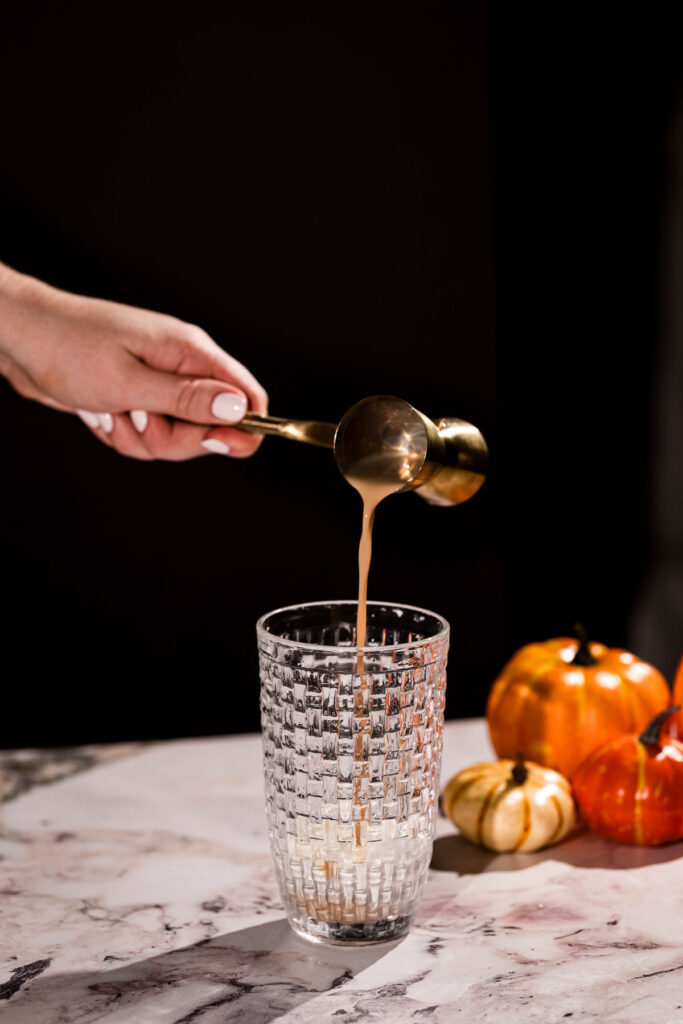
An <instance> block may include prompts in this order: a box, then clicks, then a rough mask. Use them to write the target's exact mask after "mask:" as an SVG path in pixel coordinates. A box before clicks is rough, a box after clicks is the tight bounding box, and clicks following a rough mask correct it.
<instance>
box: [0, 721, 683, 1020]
mask: <svg viewBox="0 0 683 1024" xmlns="http://www.w3.org/2000/svg"><path fill="white" fill-rule="evenodd" d="M491 756H492V755H491V751H490V748H489V746H488V741H487V738H486V733H485V728H484V724H483V722H482V721H467V722H450V723H448V724H447V726H446V735H445V747H444V764H443V778H444V781H446V780H447V779H448V778H449V777H450V776H451V775H452V774H454V773H455V772H456V771H458V770H459V769H460V768H463V767H465V766H466V765H468V764H471V763H473V762H475V761H478V760H483V759H489V758H490V757H491ZM0 798H1V799H3V800H4V803H3V804H2V807H1V808H0V813H1V819H0V1021H2V1022H3V1024H38V1022H40V1024H67V1022H68V1024H91V1022H95V1021H97V1022H99V1021H106V1022H107V1024H157V1022H159V1024H161V1022H163V1024H190V1022H196V1024H223V1022H226V1021H239V1022H246V1024H267V1022H270V1021H278V1022H286V1024H295V1022H296V1024H304V1022H313V1021H315V1022H320V1021H322V1022H326V1021H331V1022H335V1024H336V1022H339V1024H353V1022H357V1021H363V1022H365V1021H368V1022H377V1021H378V1022H382V1021H391V1022H392V1024H403V1022H411V1024H415V1022H422V1021H429V1022H430V1024H446V1022H448V1024H452V1022H453V1021H456V1020H462V1021H464V1022H466V1024H479V1022H488V1021H495V1022H496V1024H512V1022H517V1021H520V1022H522V1021H523V1022H525V1024H530V1022H535V1021H539V1022H543V1024H553V1022H564V1021H571V1022H572V1024H574V1022H575V1021H594V1020H598V1019H599V1020H601V1021H610V1022H624V1024H626V1022H635V1021H638V1022H645V1024H649V1022H650V1021H652V1022H657V1024H669V1022H681V1024H683V929H682V928H681V921H683V844H681V843H679V844H676V845H673V846H666V847H659V848H654V849H644V848H631V847H626V846H619V845H617V844H614V843H610V842H607V841H604V840H601V839H598V838H597V837H595V836H592V835H590V834H587V833H585V832H584V833H579V834H576V835H574V836H573V837H571V838H569V839H568V840H566V841H565V842H563V843H561V844H560V845H558V846H555V847H553V848H552V849H550V850H547V851H543V852H540V853H537V854H521V853H517V854H503V855H496V854H492V853H488V852H487V851H485V850H481V849H478V848H477V847H474V846H472V845H470V844H469V843H467V842H466V841H465V840H463V839H462V838H460V836H458V835H457V833H456V830H455V829H454V828H453V827H452V826H451V825H450V824H449V822H447V821H445V820H440V821H439V827H438V837H437V840H436V843H435V848H434V859H433V864H432V870H431V871H430V875H429V881H428V884H427V887H426V890H425V894H424V897H423V899H422V903H421V906H420V911H419V914H418V919H417V922H416V924H415V925H414V927H413V928H412V930H411V932H410V933H409V934H408V935H407V936H406V937H405V938H403V939H402V940H398V941H396V942H393V943H387V944H382V945H378V946H373V947H362V948H356V949H344V948H339V947H325V946H321V945H317V944H314V943H310V942H307V941H306V940H305V939H302V938H299V937H298V936H296V935H295V934H294V933H293V932H292V931H291V930H290V928H289V926H288V925H287V924H286V922H285V920H284V915H283V911H282V906H281V904H280V901H279V896H278V892H277V888H276V884H275V877H274V873H273V869H272V867H271V859H270V852H269V849H268V841H267V836H266V831H265V818H264V812H263V796H262V783H261V762H260V738H259V737H258V736H253V735H249V736H233V737H227V738H217V739H199V740H180V741H173V742H164V743H150V744H127V745H114V746H111V745H110V746H93V747H81V748H78V749H76V750H59V751H9V752H6V753H4V754H0Z"/></svg>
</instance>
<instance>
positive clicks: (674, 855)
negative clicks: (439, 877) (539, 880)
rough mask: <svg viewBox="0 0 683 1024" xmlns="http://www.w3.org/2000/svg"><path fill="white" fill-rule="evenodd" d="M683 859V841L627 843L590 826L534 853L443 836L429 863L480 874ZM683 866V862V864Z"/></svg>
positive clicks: (619, 867) (622, 866)
mask: <svg viewBox="0 0 683 1024" xmlns="http://www.w3.org/2000/svg"><path fill="white" fill-rule="evenodd" d="M678 859H681V861H683V843H670V844H668V845H666V846H626V845H624V844H623V843H613V842H611V841H610V840H608V839H600V837H599V836H596V835H594V834H593V833H591V832H588V831H587V830H585V829H584V830H582V831H580V832H577V833H576V834H574V835H573V836H570V837H569V838H568V839H565V840H564V842H562V843H558V845H557V846H549V847H548V848H547V849H545V850H538V851H537V852H535V853H519V852H517V853H494V852H493V851H492V850H485V849H484V848H483V847H481V846H476V845H475V844H474V843H471V842H469V840H467V839H464V838H463V837H462V836H461V835H452V836H441V837H440V838H439V839H436V840H435V841H434V852H433V854H432V862H431V864H430V867H431V868H432V869H433V870H434V871H453V872H456V873H457V874H459V875H480V874H483V873H484V872H491V871H521V870H523V869H524V868H530V867H532V866H533V865H534V864H539V863H541V862H542V861H545V860H552V861H558V862H560V863H562V864H570V865H572V866H573V867H577V868H586V869H590V868H611V869H615V868H616V869H617V870H629V869H632V868H644V867H647V866H648V865H650V864H663V863H666V862H667V861H672V860H678ZM682 866H683V864H682Z"/></svg>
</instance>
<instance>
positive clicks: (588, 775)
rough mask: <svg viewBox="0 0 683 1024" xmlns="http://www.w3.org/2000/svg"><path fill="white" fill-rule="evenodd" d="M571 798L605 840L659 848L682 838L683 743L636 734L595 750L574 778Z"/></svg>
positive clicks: (593, 828)
mask: <svg viewBox="0 0 683 1024" xmlns="http://www.w3.org/2000/svg"><path fill="white" fill-rule="evenodd" d="M574 795H575V796H576V799H577V802H578V804H579V809H580V811H581V816H582V817H583V819H584V821H585V822H586V824H587V825H588V827H589V828H590V829H591V830H592V831H593V832H596V833H597V834H598V835H599V836H603V837H605V838H606V839H616V840H617V842H620V843H630V844H631V845H634V846H658V845H660V844H661V843H671V842H674V841H675V840H677V839H683V743H681V742H680V741H679V740H676V739H673V738H672V737H670V736H662V738H661V740H660V742H659V743H658V744H656V745H655V744H645V743H642V742H641V741H640V738H639V736H638V734H633V735H630V736H622V737H620V739H618V740H613V741H612V742H611V743H608V744H606V745H605V746H604V747H601V748H600V749H599V750H595V751H594V752H593V753H592V754H590V755H589V756H588V758H587V759H586V760H585V761H584V762H583V764H582V765H580V767H579V769H578V771H577V772H576V775H575V776H574Z"/></svg>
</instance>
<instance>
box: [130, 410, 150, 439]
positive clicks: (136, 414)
mask: <svg viewBox="0 0 683 1024" xmlns="http://www.w3.org/2000/svg"><path fill="white" fill-rule="evenodd" d="M130 418H131V420H132V421H133V426H134V427H135V429H136V430H137V432H138V434H142V433H143V432H144V431H145V430H146V429H147V413H146V412H145V410H144V409H131V412H130Z"/></svg>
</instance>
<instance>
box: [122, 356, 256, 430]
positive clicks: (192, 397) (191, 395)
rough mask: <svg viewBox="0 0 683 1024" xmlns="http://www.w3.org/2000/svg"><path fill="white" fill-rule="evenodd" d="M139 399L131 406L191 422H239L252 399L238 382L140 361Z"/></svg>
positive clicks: (137, 393) (136, 385) (136, 388)
mask: <svg viewBox="0 0 683 1024" xmlns="http://www.w3.org/2000/svg"><path fill="white" fill-rule="evenodd" d="M135 376H136V380H135V389H134V390H135V400H134V401H133V399H132V396H131V401H130V403H129V408H131V409H132V408H137V409H144V410H145V411H146V412H156V413H160V414H161V415H163V416H173V417H175V418H176V419H179V420H187V421H189V422H190V423H239V421H240V420H241V419H242V417H243V416H244V414H245V412H246V411H247V408H248V406H249V403H248V401H247V396H246V395H245V394H244V392H243V391H241V390H240V388H238V387H236V386H235V385H234V384H228V383H226V382H224V381H221V380H215V379H213V378H210V377H189V376H182V375H179V374H175V373H164V372H163V371H161V370H154V369H152V368H151V367H149V366H146V365H145V364H140V365H139V370H138V372H137V373H136V375H135Z"/></svg>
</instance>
